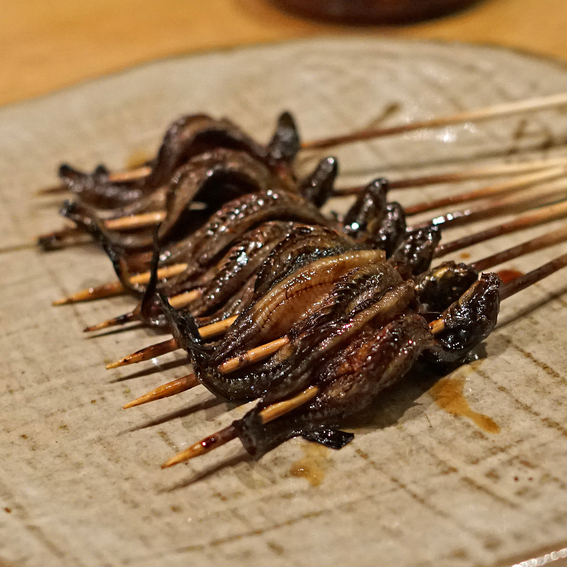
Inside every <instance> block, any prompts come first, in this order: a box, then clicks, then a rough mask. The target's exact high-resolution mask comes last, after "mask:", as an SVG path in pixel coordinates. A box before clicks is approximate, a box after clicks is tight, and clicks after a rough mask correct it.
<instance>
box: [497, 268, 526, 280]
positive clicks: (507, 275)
mask: <svg viewBox="0 0 567 567" xmlns="http://www.w3.org/2000/svg"><path fill="white" fill-rule="evenodd" d="M496 274H497V275H498V277H499V278H500V279H501V280H502V283H508V282H511V281H512V280H515V279H516V278H519V277H520V276H523V275H524V274H523V273H522V272H520V271H519V270H500V271H499V272H496Z"/></svg>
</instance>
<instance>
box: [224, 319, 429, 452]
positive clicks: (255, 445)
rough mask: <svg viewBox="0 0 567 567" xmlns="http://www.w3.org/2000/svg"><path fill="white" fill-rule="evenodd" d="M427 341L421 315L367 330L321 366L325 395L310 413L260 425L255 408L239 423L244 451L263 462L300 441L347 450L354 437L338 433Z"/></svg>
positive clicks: (411, 362)
mask: <svg viewBox="0 0 567 567" xmlns="http://www.w3.org/2000/svg"><path fill="white" fill-rule="evenodd" d="M429 341H430V333H429V328H428V326H427V322H426V321H425V320H424V319H423V318H422V317H421V316H419V315H417V314H406V315H402V316H401V317H398V318H397V319H395V320H394V321H392V322H390V323H389V324H387V325H385V326H384V327H381V328H379V329H377V330H376V329H374V330H370V329H368V330H365V331H363V332H362V333H361V334H360V335H359V336H358V337H357V339H355V340H353V341H351V342H349V344H348V345H347V346H346V348H345V349H344V350H343V351H342V352H340V353H339V354H337V355H336V357H334V358H331V359H329V360H327V361H326V363H325V364H324V365H323V366H322V367H321V369H320V370H319V372H318V373H317V377H316V378H315V380H314V383H316V384H320V385H321V392H320V393H319V394H318V395H317V396H316V397H315V398H314V399H313V400H312V401H311V402H310V403H309V405H308V406H307V407H306V408H298V409H296V410H294V411H293V412H291V413H290V414H288V415H286V416H284V417H283V418H280V419H278V420H275V421H273V422H270V423H268V424H262V423H261V421H260V420H259V418H258V416H259V412H260V411H261V407H262V406H257V407H256V408H255V409H254V410H252V411H251V412H249V413H248V414H247V415H246V416H245V417H244V418H243V419H242V420H238V421H237V422H235V423H234V424H233V425H234V426H235V427H236V428H237V430H238V432H239V436H240V439H241V440H242V443H243V445H244V447H245V449H246V450H247V451H248V452H249V453H250V454H251V455H253V456H254V457H255V458H260V457H262V456H263V455H265V454H266V453H267V452H268V451H270V450H272V449H273V448H275V447H276V446H277V445H279V444H281V443H283V442H284V441H287V440H288V439H290V438H292V437H297V436H302V437H304V438H305V439H307V440H309V441H315V442H318V443H321V444H323V445H326V446H327V447H330V448H333V449H340V448H342V447H344V445H346V444H347V443H348V442H350V441H351V440H352V439H353V437H354V435H353V434H351V433H346V432H343V431H340V430H339V429H338V427H339V425H340V423H341V421H342V420H344V419H345V418H346V417H348V416H350V415H353V414H355V413H358V412H359V411H361V410H363V409H365V408H366V407H368V406H369V405H371V404H372V402H373V401H374V400H375V399H376V396H377V395H378V394H379V393H380V392H381V391H382V390H384V389H385V388H386V387H388V386H390V385H392V384H393V383H394V382H396V381H398V380H400V379H401V378H403V376H404V375H405V374H406V373H407V372H408V371H409V370H410V369H411V368H412V366H413V365H414V364H415V362H416V361H417V360H418V359H419V357H420V356H421V354H422V352H423V351H424V349H425V348H426V346H427V344H428V342H429Z"/></svg>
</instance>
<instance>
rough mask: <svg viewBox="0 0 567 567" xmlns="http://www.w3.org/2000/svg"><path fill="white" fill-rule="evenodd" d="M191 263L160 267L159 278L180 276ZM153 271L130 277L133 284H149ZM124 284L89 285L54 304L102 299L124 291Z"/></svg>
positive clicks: (117, 282)
mask: <svg viewBox="0 0 567 567" xmlns="http://www.w3.org/2000/svg"><path fill="white" fill-rule="evenodd" d="M188 267H189V264H185V263H180V264H172V265H171V266H166V267H165V268H160V269H159V270H158V274H157V275H158V279H160V280H164V279H167V278H172V277H173V276H178V275H179V274H182V273H183V272H185V271H186V270H187V268H188ZM150 276H151V272H150V271H147V272H142V273H140V274H136V275H134V276H132V277H131V278H130V283H131V284H132V285H137V284H147V283H148V282H149V281H150ZM124 291H125V290H124V286H123V285H122V284H121V283H120V282H119V281H114V282H108V283H105V284H102V285H100V286H97V287H89V288H87V289H82V290H81V291H78V292H77V293H74V294H72V295H69V296H67V297H63V298H61V299H57V300H56V301H54V302H53V305H67V304H69V303H77V302H79V301H91V300H94V299H102V298H103V297H111V296H113V295H120V294H121V293H123V292H124Z"/></svg>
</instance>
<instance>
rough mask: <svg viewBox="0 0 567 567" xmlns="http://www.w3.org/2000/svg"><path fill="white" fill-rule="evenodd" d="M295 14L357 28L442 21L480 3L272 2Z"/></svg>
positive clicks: (410, 0)
mask: <svg viewBox="0 0 567 567" xmlns="http://www.w3.org/2000/svg"><path fill="white" fill-rule="evenodd" d="M271 2H272V3H273V4H275V5H276V6H278V7H280V8H283V9H285V10H289V11H291V12H294V13H297V14H300V15H302V16H306V17H309V18H317V19H323V20H331V21H335V22H342V23H345V24H355V25H373V24H404V23H412V22H418V21H422V20H427V19H431V18H438V17H440V16H444V15H447V14H449V13H451V12H454V11H456V10H461V9H464V8H466V7H468V6H472V5H473V4H476V3H477V2H479V0H271Z"/></svg>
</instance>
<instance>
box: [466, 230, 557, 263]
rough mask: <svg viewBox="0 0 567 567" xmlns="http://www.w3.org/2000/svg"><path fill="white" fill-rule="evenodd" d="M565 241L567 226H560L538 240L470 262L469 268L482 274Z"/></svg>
mask: <svg viewBox="0 0 567 567" xmlns="http://www.w3.org/2000/svg"><path fill="white" fill-rule="evenodd" d="M566 240H567V225H566V226H562V227H561V228H559V229H557V230H554V231H553V232H549V233H547V234H544V235H543V236H540V237H539V238H533V239H532V240H528V241H527V242H523V243H522V244H518V245H516V246H512V247H511V248H508V249H507V250H503V251H502V252H497V253H496V254H492V255H491V256H487V257H486V258H483V259H482V260H478V261H477V262H472V263H471V264H470V266H471V267H472V268H474V269H475V270H477V271H478V272H483V271H485V270H489V269H491V268H493V267H494V266H498V265H499V264H503V263H504V262H508V261H510V260H514V259H516V258H519V257H520V256H524V255H525V254H530V253H532V252H537V251H538V250H543V249H544V248H548V247H549V246H554V245H555V244H559V243H561V242H565V241H566Z"/></svg>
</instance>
